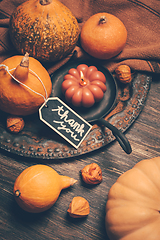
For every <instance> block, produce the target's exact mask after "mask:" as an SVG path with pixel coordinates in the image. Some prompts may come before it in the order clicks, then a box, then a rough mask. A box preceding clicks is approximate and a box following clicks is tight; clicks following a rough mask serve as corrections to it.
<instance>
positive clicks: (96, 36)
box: [80, 12, 127, 59]
mask: <svg viewBox="0 0 160 240" xmlns="http://www.w3.org/2000/svg"><path fill="white" fill-rule="evenodd" d="M80 41H81V46H82V48H83V49H84V50H85V51H86V52H87V53H89V54H90V55H91V56H93V57H95V58H99V59H110V58H112V57H115V56H116V55H117V54H119V53H120V52H121V51H122V50H123V48H124V46H125V44H126V41H127V30H126V27H125V26H124V24H123V23H122V21H121V20H120V19H119V18H117V17H116V16H114V15H112V14H109V13H105V12H104V13H97V14H95V15H93V16H91V17H90V18H89V19H88V20H87V21H86V22H85V23H84V25H83V27H82V30H81V34H80Z"/></svg>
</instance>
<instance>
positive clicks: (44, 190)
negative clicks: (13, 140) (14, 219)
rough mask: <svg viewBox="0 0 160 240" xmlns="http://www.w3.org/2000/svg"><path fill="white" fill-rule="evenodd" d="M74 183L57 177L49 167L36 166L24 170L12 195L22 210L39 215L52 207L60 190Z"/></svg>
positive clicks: (72, 180) (65, 178)
mask: <svg viewBox="0 0 160 240" xmlns="http://www.w3.org/2000/svg"><path fill="white" fill-rule="evenodd" d="M75 182H76V180H74V179H73V178H70V177H68V176H62V175H59V174H58V173H57V172H56V171H55V170H54V169H53V168H51V167H49V166H46V165H43V164H36V165H33V166H31V167H28V168H26V169H25V170H24V171H23V172H22V173H21V174H20V175H19V176H18V177H17V179H16V181H15V183H14V188H13V194H14V197H15V200H16V202H17V203H18V205H19V206H20V207H21V208H22V209H24V210H25V211H27V212H33V213H39V212H43V211H46V210H47V209H49V208H50V207H52V206H53V204H54V203H55V202H56V201H57V199H58V197H59V194H60V192H61V190H62V189H64V188H68V187H70V186H71V185H73V184H74V183H75Z"/></svg>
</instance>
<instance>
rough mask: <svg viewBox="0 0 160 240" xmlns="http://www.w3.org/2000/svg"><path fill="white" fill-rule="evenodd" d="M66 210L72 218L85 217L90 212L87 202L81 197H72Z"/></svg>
mask: <svg viewBox="0 0 160 240" xmlns="http://www.w3.org/2000/svg"><path fill="white" fill-rule="evenodd" d="M67 212H68V213H69V215H70V216H71V217H73V218H82V217H86V216H87V215H88V214H89V212H90V207H89V203H88V201H87V200H86V199H85V198H83V197H79V196H78V197H74V198H73V199H72V202H71V203H70V204H69V208H68V210H67Z"/></svg>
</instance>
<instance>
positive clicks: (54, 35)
mask: <svg viewBox="0 0 160 240" xmlns="http://www.w3.org/2000/svg"><path fill="white" fill-rule="evenodd" d="M9 32H10V36H11V39H12V41H13V44H14V45H15V47H16V49H17V50H18V51H19V52H20V53H22V54H25V52H28V53H29V55H30V56H32V57H34V58H36V59H38V60H40V61H57V60H60V59H61V58H63V57H65V56H66V55H67V54H69V53H70V52H71V51H72V50H73V49H74V47H75V45H76V43H77V40H78V37H79V27H78V22H77V20H76V18H75V17H74V15H73V14H72V13H71V11H70V10H69V9H68V8H67V7H66V6H64V5H63V4H62V3H61V2H59V1H58V0H28V1H26V2H24V3H23V4H21V5H20V6H18V7H17V8H16V10H15V11H14V12H13V14H12V16H11V19H10V28H9Z"/></svg>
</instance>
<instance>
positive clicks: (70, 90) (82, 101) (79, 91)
mask: <svg viewBox="0 0 160 240" xmlns="http://www.w3.org/2000/svg"><path fill="white" fill-rule="evenodd" d="M105 83H106V77H105V75H104V74H103V73H102V72H100V71H98V69H97V68H96V67H95V66H89V67H88V66H87V65H86V64H80V65H79V66H78V67H77V68H76V69H75V68H71V69H70V70H69V71H68V74H67V75H65V76H64V81H63V83H62V92H63V93H64V94H65V98H66V100H67V101H68V102H71V103H72V104H73V105H74V106H76V107H80V106H83V107H91V106H93V104H94V103H95V102H99V101H100V100H101V99H102V98H103V95H104V92H105V91H106V85H105Z"/></svg>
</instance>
